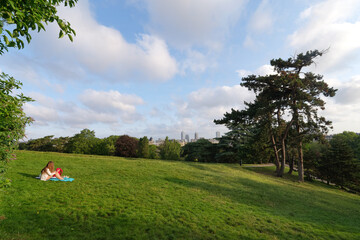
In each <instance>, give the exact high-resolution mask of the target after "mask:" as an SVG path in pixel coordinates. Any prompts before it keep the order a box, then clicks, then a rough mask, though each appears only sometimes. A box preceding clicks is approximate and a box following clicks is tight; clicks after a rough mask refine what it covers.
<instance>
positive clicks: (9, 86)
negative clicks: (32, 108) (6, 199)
mask: <svg viewBox="0 0 360 240" xmlns="http://www.w3.org/2000/svg"><path fill="white" fill-rule="evenodd" d="M21 85H22V84H21V83H20V82H19V81H17V80H15V79H14V78H13V77H10V76H9V75H7V74H5V73H1V75H0V119H1V121H0V187H1V186H2V185H3V184H4V183H5V182H6V183H8V181H7V180H6V179H5V178H4V177H2V176H1V175H2V173H4V172H5V171H6V168H5V165H6V162H8V161H10V160H11V159H13V158H14V157H15V155H14V154H13V149H14V148H15V147H16V146H17V142H18V140H19V139H21V138H23V137H24V136H25V126H26V125H27V124H29V123H31V122H32V121H33V120H32V119H31V118H30V117H27V116H26V115H25V113H24V112H23V110H22V106H23V104H24V103H26V102H29V101H32V99H31V98H29V97H25V96H24V95H23V94H22V93H20V94H17V95H15V94H14V92H15V91H17V90H18V89H20V88H21ZM6 185H8V184H6Z"/></svg>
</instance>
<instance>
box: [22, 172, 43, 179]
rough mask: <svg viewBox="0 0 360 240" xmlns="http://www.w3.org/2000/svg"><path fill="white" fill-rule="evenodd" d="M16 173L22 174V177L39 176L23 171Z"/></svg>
mask: <svg viewBox="0 0 360 240" xmlns="http://www.w3.org/2000/svg"><path fill="white" fill-rule="evenodd" d="M18 174H19V175H22V176H24V177H28V178H36V177H38V176H39V175H38V174H29V173H23V172H19V173H18Z"/></svg>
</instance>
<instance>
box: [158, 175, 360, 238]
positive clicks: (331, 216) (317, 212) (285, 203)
mask: <svg viewBox="0 0 360 240" xmlns="http://www.w3.org/2000/svg"><path fill="white" fill-rule="evenodd" d="M165 180H167V181H169V182H171V183H175V184H180V185H182V186H186V187H190V188H195V189H200V190H205V191H207V192H209V193H210V194H211V195H222V196H225V197H228V198H230V199H231V200H232V201H233V202H237V203H239V204H244V205H247V206H248V208H249V209H253V210H255V211H256V212H257V213H258V214H265V215H267V216H274V217H276V218H278V217H280V218H281V219H284V218H285V219H290V220H291V221H294V222H302V223H305V224H311V225H314V226H322V228H324V229H326V228H327V226H328V224H331V225H333V227H334V228H337V229H338V230H339V231H342V230H344V229H346V231H347V232H351V233H356V232H358V231H359V228H353V227H352V228H349V225H353V224H349V222H350V221H352V222H354V221H355V222H358V223H359V224H358V226H360V215H354V214H353V212H352V211H353V209H354V206H356V205H358V204H360V201H359V200H358V199H353V200H350V204H351V205H349V206H343V207H339V206H341V204H342V202H343V200H344V199H343V197H342V196H341V195H340V196H339V195H336V194H335V193H331V192H315V194H314V190H311V189H306V188H302V185H301V184H299V188H296V187H294V188H291V187H288V186H286V185H283V186H282V185H275V184H271V183H264V182H261V181H255V180H252V179H249V178H245V177H244V178H243V177H236V178H234V179H233V180H232V181H229V179H222V178H221V177H218V178H217V182H216V183H209V182H201V181H193V180H188V179H179V178H165ZM224 184H226V187H225V186H224ZM293 184H294V183H293ZM300 191H302V193H301V194H299V192H300ZM294 199H297V200H296V201H297V203H294ZM327 199H333V200H334V199H335V200H336V202H331V201H327ZM347 201H349V200H347ZM324 213H328V214H326V215H324ZM349 215H352V216H353V217H352V218H351V219H350V218H349V217H348V216H349Z"/></svg>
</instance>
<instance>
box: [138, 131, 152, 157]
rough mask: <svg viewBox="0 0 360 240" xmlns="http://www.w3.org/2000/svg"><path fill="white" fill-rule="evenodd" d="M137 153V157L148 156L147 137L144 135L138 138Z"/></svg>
mask: <svg viewBox="0 0 360 240" xmlns="http://www.w3.org/2000/svg"><path fill="white" fill-rule="evenodd" d="M137 155H138V157H139V158H149V155H150V152H149V139H148V138H147V137H146V136H145V137H143V138H140V139H139V143H138V151H137Z"/></svg>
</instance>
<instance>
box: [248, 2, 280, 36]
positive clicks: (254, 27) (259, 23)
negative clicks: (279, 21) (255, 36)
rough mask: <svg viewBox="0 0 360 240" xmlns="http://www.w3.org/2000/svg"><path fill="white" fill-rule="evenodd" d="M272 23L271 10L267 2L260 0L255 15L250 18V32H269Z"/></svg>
mask: <svg viewBox="0 0 360 240" xmlns="http://www.w3.org/2000/svg"><path fill="white" fill-rule="evenodd" d="M273 23H274V17H273V14H272V9H271V6H270V4H269V1H268V0H262V1H261V3H260V5H259V6H258V8H257V9H256V11H255V13H254V14H253V15H252V17H251V18H250V22H249V28H250V31H251V32H255V33H264V32H269V31H271V29H272V27H273Z"/></svg>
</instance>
